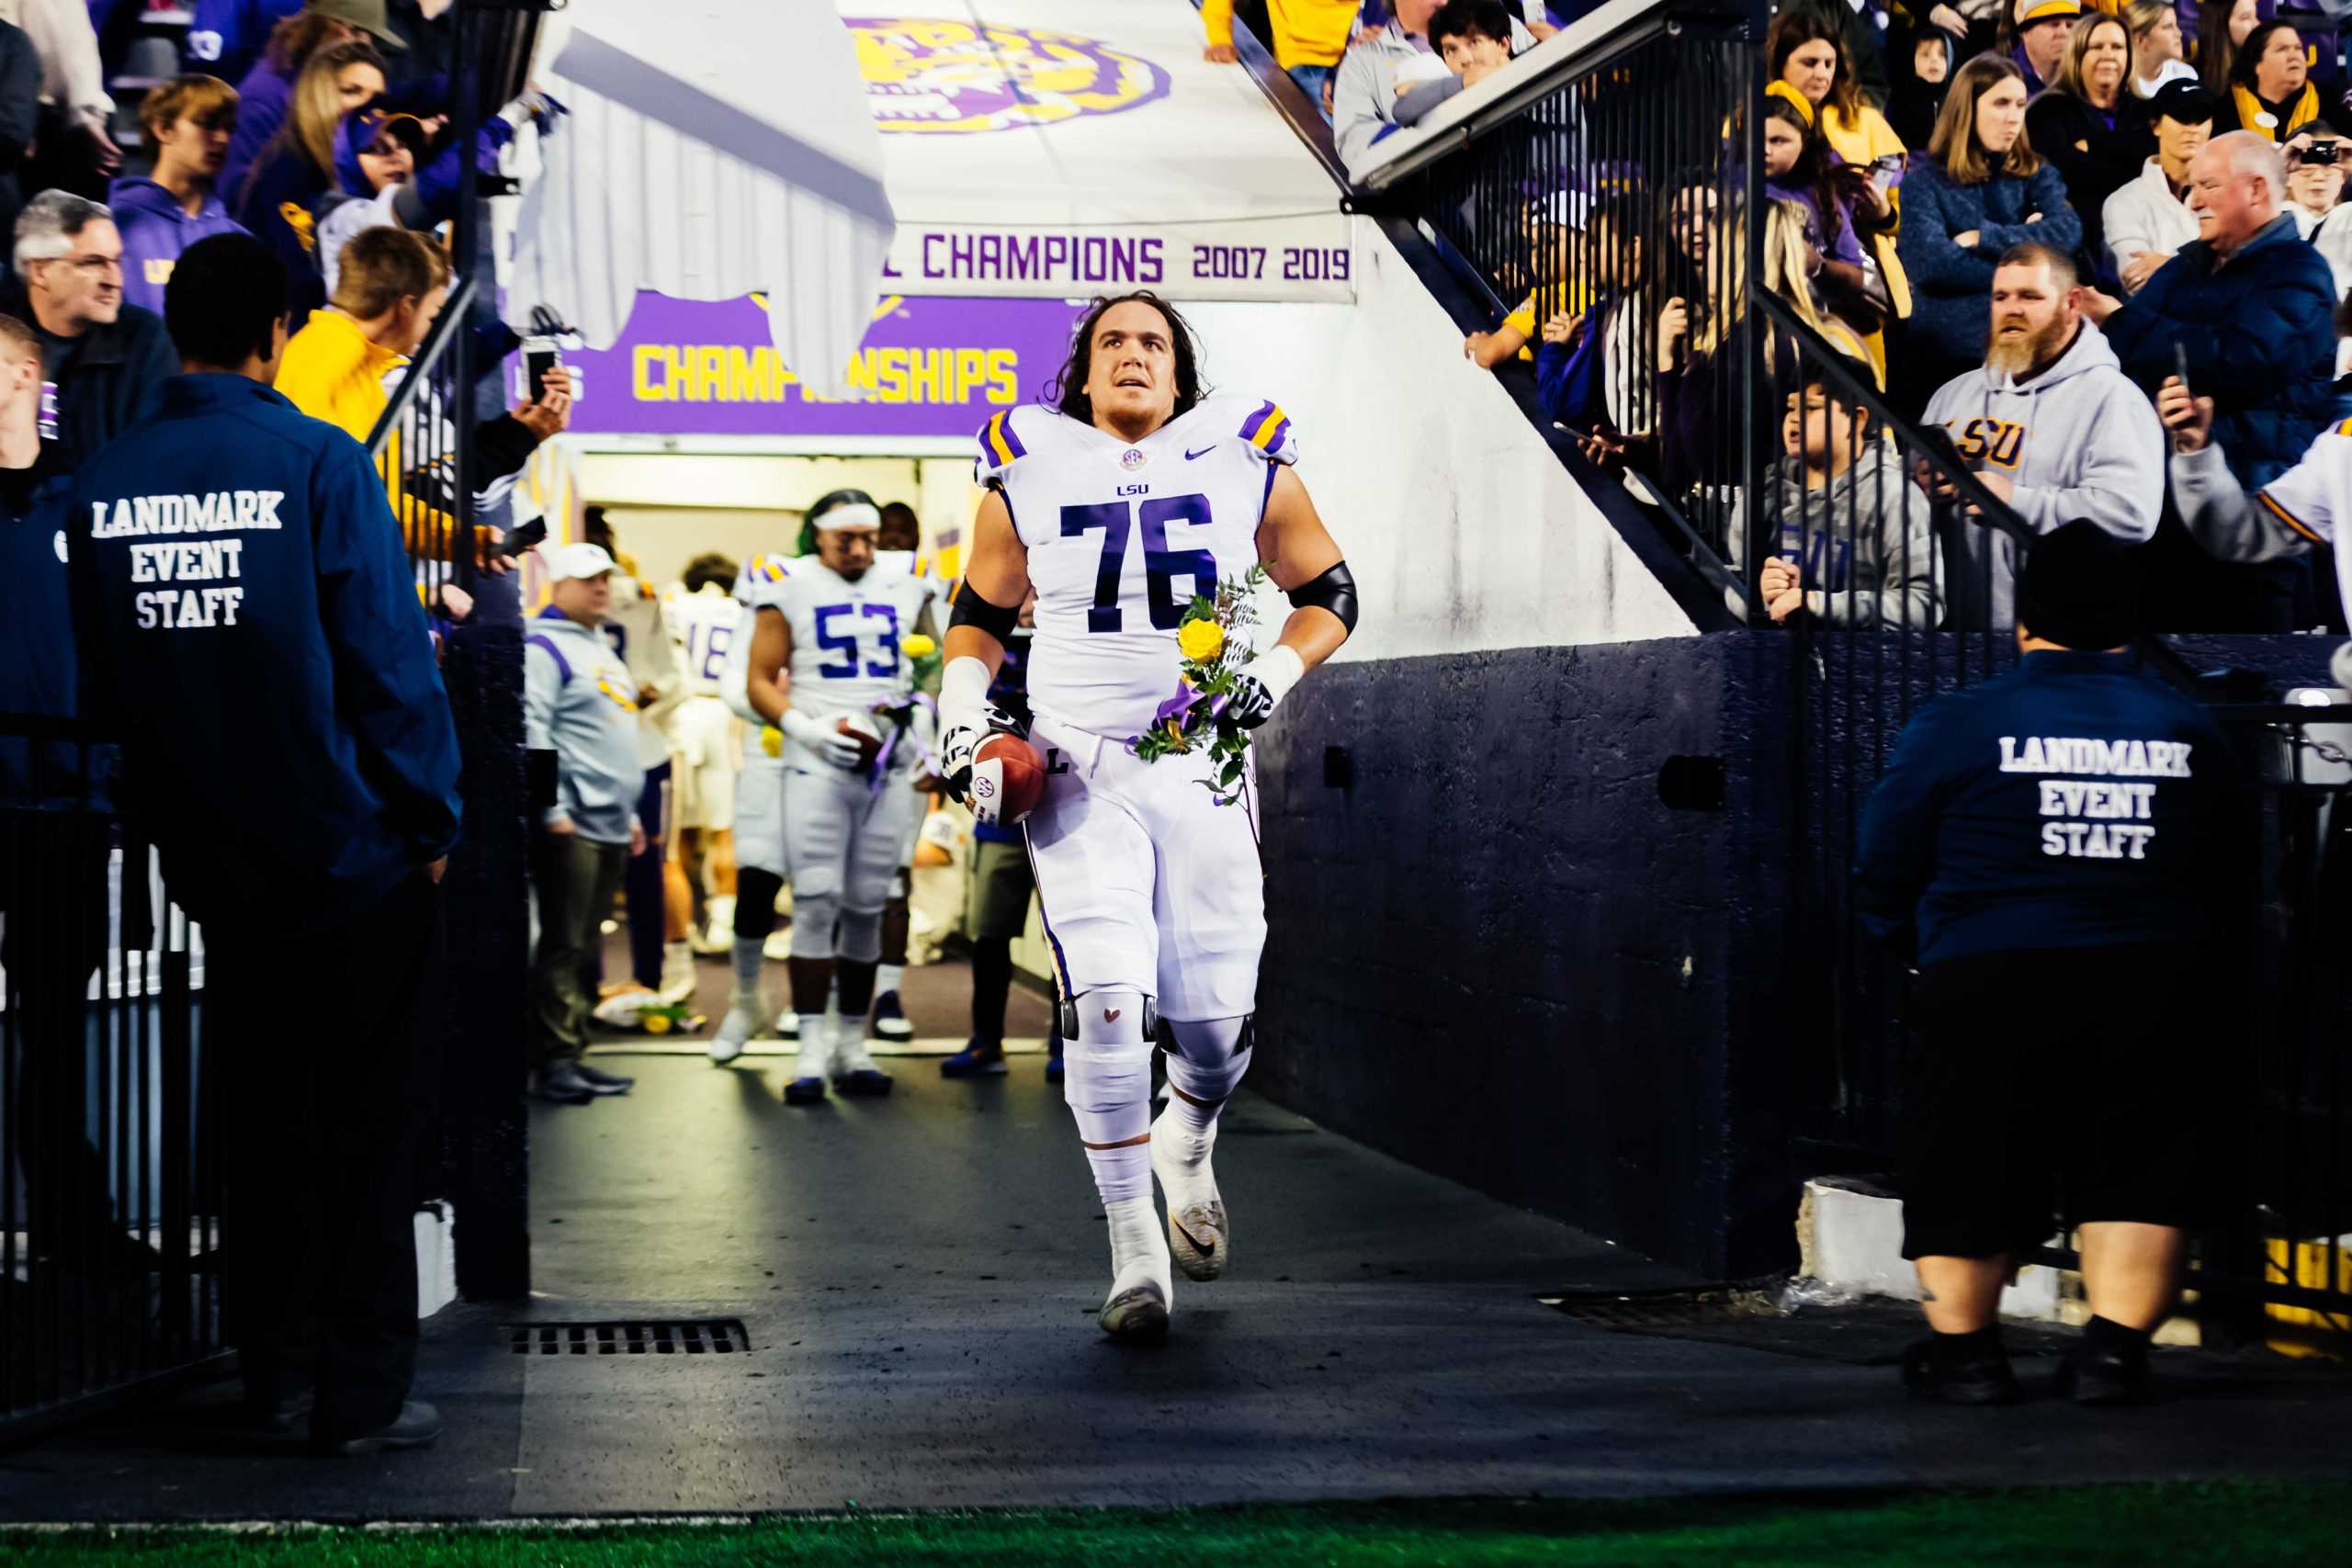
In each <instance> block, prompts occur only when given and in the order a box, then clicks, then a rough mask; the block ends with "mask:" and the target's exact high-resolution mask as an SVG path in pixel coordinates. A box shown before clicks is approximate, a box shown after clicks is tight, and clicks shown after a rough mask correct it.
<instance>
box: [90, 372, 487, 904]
mask: <svg viewBox="0 0 2352 1568" xmlns="http://www.w3.org/2000/svg"><path fill="white" fill-rule="evenodd" d="M74 508H75V510H74V540H73V544H72V548H73V550H74V553H75V555H76V559H77V567H76V570H77V581H76V588H77V592H78V593H79V594H80V595H81V601H80V602H81V606H82V609H83V612H84V616H85V631H86V635H87V637H88V639H89V643H88V646H89V650H90V666H91V668H90V685H91V709H92V715H93V716H94V717H96V718H97V719H98V720H99V722H100V723H102V724H106V725H109V726H112V727H115V728H117V729H118V732H119V733H120V734H121V735H122V737H123V759H124V793H125V795H126V802H127V804H129V805H130V806H131V807H133V808H135V809H137V810H139V811H141V813H142V814H143V815H144V816H145V817H146V818H147V819H148V823H149V826H150V828H151V829H152V831H153V834H154V838H155V841H156V843H157V844H158V845H159V846H160V847H161V848H162V849H163V852H164V860H165V863H166V866H167V868H168V869H169V871H170V873H171V875H172V877H173V884H174V890H175V893H176V895H177V896H178V897H179V898H180V900H181V902H182V903H184V904H185V905H186V906H187V908H188V910H189V911H190V912H191V913H192V914H194V915H196V916H197V918H198V919H209V920H241V919H284V917H285V911H286V910H287V909H288V908H297V909H300V910H302V911H303V916H302V918H303V919H305V920H309V921H312V922H317V921H324V920H333V919H335V918H336V917H337V916H339V915H355V914H357V913H359V912H360V911H362V910H364V909H366V908H368V906H369V905H370V904H372V903H374V902H375V901H376V900H377V899H379V898H380V897H383V896H384V895H385V894H386V893H389V892H390V890H391V889H392V888H393V887H395V886H398V885H399V884H400V883H401V881H402V880H403V879H404V878H405V877H407V876H409V875H411V874H413V872H414V871H415V870H416V868H417V867H419V866H421V865H423V864H424V863H426V862H428V861H431V860H433V859H435V858H436V857H438V856H440V855H442V854H445V853H447V852H448V850H449V847H450V845H451V844H452V843H453V842H455V841H456V839H457V836H458V738H457V731H456V728H455V727H454V725H453V724H452V722H451V720H450V716H449V703H448V697H447V693H446V692H445V691H444V690H443V688H442V685H441V675H440V671H438V670H437V669H436V668H435V663H434V656H433V648H432V643H431V641H430V638H429V637H428V635H427V632H426V628H425V623H424V615H423V613H422V612H421V611H420V609H419V607H418V604H417V593H416V578H415V573H414V570H413V568H412V567H411V566H410V563H409V560H408V557H407V555H406V553H405V552H404V551H403V549H402V547H401V531H400V525H399V524H398V523H397V522H395V521H394V519H393V517H392V513H391V509H390V505H389V504H388V503H387V502H386V501H385V499H384V480H383V477H382V476H381V475H380V474H379V473H378V472H377V471H376V467H375V465H374V463H372V462H371V461H369V459H368V454H367V452H366V450H365V449H364V448H363V447H361V446H360V445H359V443H357V442H356V441H354V440H353V439H352V438H351V437H350V436H348V435H346V434H344V433H343V432H342V431H340V430H337V429H336V428H335V427H334V426H333V425H331V424H327V423H322V422H321V421H319V420H314V419H309V418H306V417H304V416H303V415H302V414H301V413H300V412H298V411H297V410H296V409H295V407H294V405H293V404H291V403H289V402H288V401H287V400H285V399H284V398H282V397H280V396H279V395H278V394H277V393H276V392H274V391H272V390H270V389H268V388H266V387H264V386H261V385H260V384H258V383H256V382H254V381H251V380H248V379H246V378H244V377H242V376H233V375H220V374H215V375H200V376H178V377H175V378H172V379H171V380H170V381H168V382H166V383H165V384H164V395H163V399H162V406H161V408H160V409H159V410H158V412H156V414H155V417H154V418H153V419H152V420H150V421H148V422H147V423H144V424H142V425H141V426H139V427H138V428H137V429H135V430H132V431H130V432H129V433H127V434H125V435H124V436H123V438H122V439H121V440H120V441H119V442H117V443H116V444H115V445H114V446H110V447H108V448H107V449H106V450H105V451H104V452H102V453H100V454H99V455H98V457H96V459H95V460H94V461H93V462H91V463H90V464H89V465H88V467H87V468H85V471H84V473H83V476H82V480H81V484H80V486H79V488H78V490H77V491H76V494H75V498H74ZM82 563H86V565H84V564H82Z"/></svg>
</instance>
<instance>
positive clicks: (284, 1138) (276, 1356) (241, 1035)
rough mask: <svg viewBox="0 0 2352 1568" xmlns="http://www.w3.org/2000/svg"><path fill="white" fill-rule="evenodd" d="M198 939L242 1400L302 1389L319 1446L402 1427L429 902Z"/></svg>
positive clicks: (417, 880) (412, 1362)
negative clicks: (215, 1077)
mask: <svg viewBox="0 0 2352 1568" xmlns="http://www.w3.org/2000/svg"><path fill="white" fill-rule="evenodd" d="M205 940H206V964H205V968H206V991H207V998H206V1011H205V1020H206V1025H207V1029H206V1032H207V1033H208V1035H210V1036H211V1039H212V1042H213V1043H212V1044H211V1046H210V1048H211V1049H214V1050H216V1051H218V1053H219V1055H218V1057H217V1058H216V1059H217V1060H218V1061H219V1062H220V1070H221V1073H222V1075H223V1079H224V1088H225V1091H226V1092H225V1096H224V1101H223V1109H224V1115H223V1118H222V1122H223V1126H222V1132H223V1135H224V1138H225V1142H226V1144H227V1148H226V1151H225V1162H226V1173H227V1178H228V1193H227V1213H226V1216H225V1225H224V1231H225V1237H226V1242H227V1247H226V1257H225V1258H224V1268H223V1274H224V1278H223V1286H224V1291H225V1295H226V1301H225V1303H224V1306H225V1311H226V1321H227V1327H228V1330H229V1335H230V1337H231V1339H232V1342H233V1343H234V1344H235V1345H236V1347H237V1351H238V1356H239V1359H240V1361H241V1364H242V1366H243V1371H244V1377H245V1391H246V1394H247V1396H248V1397H249V1398H251V1399H253V1400H254V1401H255V1402H257V1403H269V1402H273V1401H276V1400H279V1399H283V1398H285V1397H287V1396H288V1395H290V1394H294V1393H300V1391H301V1390H302V1389H303V1388H304V1387H305V1386H311V1385H313V1384H315V1387H316V1389H317V1394H318V1399H317V1404H316V1407H315V1410H314V1413H313V1414H312V1416H311V1434H312V1435H313V1436H314V1437H318V1438H328V1439H338V1438H347V1437H353V1436H356V1435H357V1434H359V1433H362V1432H368V1431H372V1430H374V1429H375V1428H377V1427H381V1426H383V1425H385V1424H386V1423H387V1422H389V1421H390V1420H391V1419H392V1418H393V1417H394V1416H397V1415H399V1413H400V1408H401V1400H402V1398H404V1397H405V1396H406V1394H407V1393H408V1389H409V1383H410V1380H411V1379H412V1378H413V1376H414V1374H415V1371H416V1233H415V1218H414V1216H415V1213H416V1201H417V1197H418V1194H417V1192H416V1190H415V1182H416V1140H417V1136H418V1131H419V1129H420V1127H421V1126H422V1125H423V1122H424V1100H423V1085H424V1083H425V1082H426V1081H427V1079H426V1077H425V1074H424V1065H425V1063H426V1062H427V1061H428V1060H429V1059H430V1058H429V1052H428V1045H429V1044H430V1043H431V1042H432V1041H433V1040H434V1039H435V1037H436V1035H437V1033H438V1031H439V1027H440V1023H441V1020H442V1013H443V1009H442V987H441V960H442V953H441V894H440V890H439V889H438V888H437V887H435V886H433V884H432V883H431V882H430V881H429V880H428V879H427V878H426V877H425V876H424V874H423V873H422V872H419V873H417V874H413V875H412V876H411V877H410V878H409V879H408V880H406V881H405V882H403V883H401V885H400V886H398V887H397V888H395V889H393V890H392V891H391V892H390V893H389V894H387V895H385V896H384V897H382V898H380V899H379V900H377V902H376V903H375V904H373V905H372V906H370V907H369V908H368V909H367V910H365V911H364V912H363V913H361V914H360V915H359V916H358V917H357V918H356V919H353V920H351V921H350V922H348V923H347V924H344V925H340V926H337V927H334V928H333V929H330V930H326V931H320V930H316V929H314V928H312V927H310V926H306V925H302V924H300V923H297V924H295V925H293V926H291V927H272V928H270V929H268V930H266V931H264V930H261V929H247V928H232V929H228V930H222V929H219V928H217V927H208V928H207V929H206V931H205ZM215 1030H217V1031H218V1032H217V1033H215V1032H214V1031H215Z"/></svg>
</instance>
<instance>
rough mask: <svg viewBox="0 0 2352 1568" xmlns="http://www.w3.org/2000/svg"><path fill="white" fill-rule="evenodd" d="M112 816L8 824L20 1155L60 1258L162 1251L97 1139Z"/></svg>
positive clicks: (37, 1237)
mask: <svg viewBox="0 0 2352 1568" xmlns="http://www.w3.org/2000/svg"><path fill="white" fill-rule="evenodd" d="M110 837H111V829H109V827H108V825H107V819H106V818H102V817H98V816H96V815H90V814H82V813H71V812H56V813H43V812H26V813H22V814H12V815H11V816H10V817H9V818H8V819H7V820H6V824H5V826H0V909H5V910H6V913H7V936H6V941H5V942H0V964H5V965H6V969H7V971H8V989H9V992H10V995H9V997H8V1004H9V1005H8V1013H7V1017H6V1020H5V1021H0V1027H5V1028H6V1045H7V1051H6V1057H7V1061H6V1066H7V1067H8V1069H9V1071H10V1075H11V1081H10V1086H9V1087H10V1090H11V1093H12V1094H13V1096H14V1103H13V1107H12V1110H13V1115H12V1117H11V1118H10V1124H9V1139H8V1141H9V1143H10V1144H12V1145H14V1147H13V1150H10V1151H0V1157H13V1158H14V1159H15V1161H16V1164H17V1170H18V1171H19V1172H20V1173H22V1175H23V1178H24V1184H25V1185H24V1202H25V1219H26V1226H25V1228H26V1231H27V1234H28V1239H29V1242H30V1245H31V1250H32V1253H33V1255H34V1256H35V1257H36V1258H40V1259H42V1260H44V1261H45V1262H46V1263H47V1264H48V1265H50V1266H52V1267H57V1268H63V1269H80V1270H99V1269H106V1268H107V1267H110V1266H117V1265H119V1266H121V1267H124V1268H126V1269H136V1268H142V1267H144V1266H145V1265H147V1264H151V1263H153V1261H154V1255H153V1252H151V1251H149V1250H148V1249H147V1248H146V1247H144V1246H143V1245H142V1244H139V1243H136V1242H133V1241H132V1240H131V1239H130V1237H129V1236H128V1235H124V1233H123V1230H122V1227H121V1226H120V1225H119V1224H118V1223H117V1221H116V1219H115V1213H114V1202H113V1199H112V1196H111V1193H110V1191H109V1184H108V1179H107V1168H106V1162H105V1161H104V1160H102V1159H101V1158H100V1157H99V1156H98V1153H97V1151H96V1149H94V1148H93V1147H91V1145H90V1140H89V1136H88V1134H87V1131H86V1127H87V1122H88V1118H89V1114H90V1105H89V1100H90V1095H89V1088H88V1077H89V1061H90V1043H89V1033H90V1007H89V1001H88V997H89V987H90V976H92V975H93V974H94V973H95V972H96V969H97V967H98V965H99V964H100V963H101V962H103V961H104V959H105V957H106V948H107V854H108V850H109V842H110Z"/></svg>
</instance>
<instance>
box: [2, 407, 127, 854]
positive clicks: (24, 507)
mask: <svg viewBox="0 0 2352 1568" xmlns="http://www.w3.org/2000/svg"><path fill="white" fill-rule="evenodd" d="M73 499H74V476H73V474H72V473H71V472H70V471H68V470H67V469H66V468H64V466H63V464H62V454H61V453H59V452H58V450H57V448H56V445H55V443H53V442H45V443H43V444H42V450H41V454H40V460H39V461H38V462H36V463H35V464H34V465H33V466H32V467H31V468H18V469H14V470H0V578H5V579H6V581H7V583H8V613H7V614H6V615H0V713H7V714H26V715H29V716H32V717H35V718H74V717H76V716H79V715H80V713H81V711H82V710H81V702H80V694H79V693H78V691H77V690H76V687H77V684H78V679H77V675H76V671H75V668H74V622H73V616H72V614H71V612H70V610H69V605H70V604H71V602H72V601H71V597H70V595H69V593H68V592H67V585H66V570H65V568H66V557H67V554H68V551H69V549H70V547H71V545H70V541H69V539H68V536H67V523H68V520H69V513H68V509H69V507H70V505H71V503H72V502H73ZM110 769H111V763H110V761H108V753H106V752H104V751H103V750H100V751H97V752H94V753H93V754H92V755H91V756H90V758H89V760H88V762H87V764H86V765H85V762H84V760H83V754H82V748H81V747H80V746H79V745H78V744H76V743H74V742H69V741H62V740H29V739H24V738H22V737H11V736H0V805H7V806H30V807H71V806H74V805H76V804H92V805H98V806H103V805H104V803H105V795H104V793H103V784H104V780H105V776H106V774H107V773H108V772H109V771H110ZM85 782H86V784H89V785H90V786H91V787H90V788H89V789H88V790H87V791H86V792H85V788H84V785H85Z"/></svg>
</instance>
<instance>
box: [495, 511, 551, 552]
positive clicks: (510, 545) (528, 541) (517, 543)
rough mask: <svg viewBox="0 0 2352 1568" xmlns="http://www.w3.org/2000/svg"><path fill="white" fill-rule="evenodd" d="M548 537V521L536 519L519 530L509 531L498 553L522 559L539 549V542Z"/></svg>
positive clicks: (511, 529) (512, 529)
mask: <svg viewBox="0 0 2352 1568" xmlns="http://www.w3.org/2000/svg"><path fill="white" fill-rule="evenodd" d="M547 536H548V520H547V519H546V518H544V517H534V518H532V519H531V520H530V521H529V522H528V523H526V524H524V525H522V526H521V527H519V528H510V529H508V530H507V531H506V537H505V539H504V540H503V541H502V542H501V543H500V545H499V547H498V553H499V554H500V555H503V556H511V557H514V558H516V559H520V558H522V557H524V556H526V555H528V554H530V553H531V552H532V551H533V550H535V549H537V548H538V547H539V541H540V540H542V539H544V538H546V537H547Z"/></svg>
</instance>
